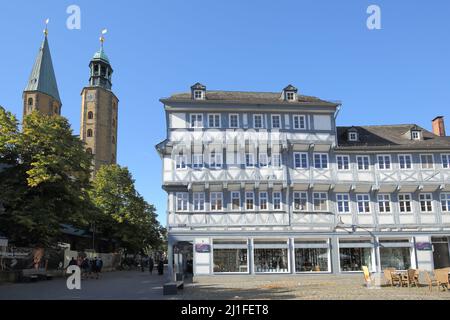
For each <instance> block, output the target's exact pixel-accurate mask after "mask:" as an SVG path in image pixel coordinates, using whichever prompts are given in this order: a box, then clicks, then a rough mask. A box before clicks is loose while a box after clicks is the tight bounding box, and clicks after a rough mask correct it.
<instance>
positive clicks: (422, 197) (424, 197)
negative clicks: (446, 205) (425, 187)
mask: <svg viewBox="0 0 450 320" xmlns="http://www.w3.org/2000/svg"><path fill="white" fill-rule="evenodd" d="M422 202H425V210H423V207H422ZM428 202H429V204H430V206H431V209H430V210H429V207H428ZM419 205H420V212H423V213H430V212H433V209H434V206H433V194H432V193H427V192H425V193H419Z"/></svg>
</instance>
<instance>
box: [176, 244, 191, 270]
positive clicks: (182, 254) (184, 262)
mask: <svg viewBox="0 0 450 320" xmlns="http://www.w3.org/2000/svg"><path fill="white" fill-rule="evenodd" d="M174 251H175V254H174V263H175V264H176V265H177V266H178V268H177V269H175V270H178V272H180V273H183V274H184V275H185V276H187V277H189V276H192V274H193V245H192V243H190V242H178V243H177V244H176V246H175V250H174Z"/></svg>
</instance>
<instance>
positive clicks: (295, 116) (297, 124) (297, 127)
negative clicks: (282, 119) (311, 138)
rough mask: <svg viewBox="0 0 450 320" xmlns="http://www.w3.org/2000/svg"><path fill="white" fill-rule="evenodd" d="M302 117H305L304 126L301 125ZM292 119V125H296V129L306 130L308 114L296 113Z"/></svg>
mask: <svg viewBox="0 0 450 320" xmlns="http://www.w3.org/2000/svg"><path fill="white" fill-rule="evenodd" d="M301 119H303V126H302V125H301V124H302V121H301ZM292 120H293V122H292V123H293V124H292V126H293V127H294V130H306V116H305V115H300V114H296V115H294V117H293V119H292ZM296 122H297V123H296Z"/></svg>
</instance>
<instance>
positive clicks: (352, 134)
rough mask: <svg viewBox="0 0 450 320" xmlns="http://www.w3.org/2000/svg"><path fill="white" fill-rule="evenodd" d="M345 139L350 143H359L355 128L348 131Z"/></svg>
mask: <svg viewBox="0 0 450 320" xmlns="http://www.w3.org/2000/svg"><path fill="white" fill-rule="evenodd" d="M347 139H348V141H351V142H357V141H359V135H358V131H357V129H356V128H355V127H352V128H350V129H349V130H348V132H347Z"/></svg>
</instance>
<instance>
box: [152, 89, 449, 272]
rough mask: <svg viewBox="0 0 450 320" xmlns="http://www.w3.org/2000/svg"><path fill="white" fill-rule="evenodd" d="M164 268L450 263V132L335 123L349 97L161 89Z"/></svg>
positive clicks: (438, 122)
mask: <svg viewBox="0 0 450 320" xmlns="http://www.w3.org/2000/svg"><path fill="white" fill-rule="evenodd" d="M161 102H162V103H163V104H164V109H165V113H166V117H167V139H166V140H164V141H163V142H161V143H160V144H159V145H157V146H156V148H157V150H158V152H159V154H160V156H161V158H162V161H163V188H164V190H165V191H166V192H167V195H168V200H167V217H168V221H167V224H168V239H169V249H168V250H169V267H170V268H171V266H172V263H173V262H174V267H175V270H170V271H171V272H172V271H175V272H182V271H185V272H186V271H187V270H188V269H189V268H190V266H191V265H192V272H193V273H194V275H212V274H266V273H271V274H272V273H280V274H285V273H299V274H303V273H344V272H359V271H361V267H362V266H363V265H366V266H368V267H369V269H370V270H371V271H374V272H380V271H381V270H382V269H384V268H387V267H394V268H396V269H408V268H410V267H412V268H422V269H432V268H438V267H448V266H450V258H449V237H450V137H446V136H445V128H444V121H443V118H442V117H438V118H436V119H435V120H433V129H434V133H433V132H429V131H427V130H425V129H423V128H421V127H419V126H417V125H413V124H411V125H390V126H366V127H360V126H355V127H337V126H336V118H337V116H338V113H339V109H340V108H341V105H340V103H338V102H330V101H324V100H321V99H318V98H315V97H309V96H304V95H301V94H299V92H298V90H297V89H296V88H295V87H293V86H288V87H286V88H285V89H284V90H283V91H282V92H279V93H264V92H262V93H261V92H227V91H209V90H206V87H205V86H203V85H201V84H199V83H197V84H195V85H194V86H192V87H191V92H189V93H182V94H175V95H173V96H171V97H169V98H167V99H161Z"/></svg>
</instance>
